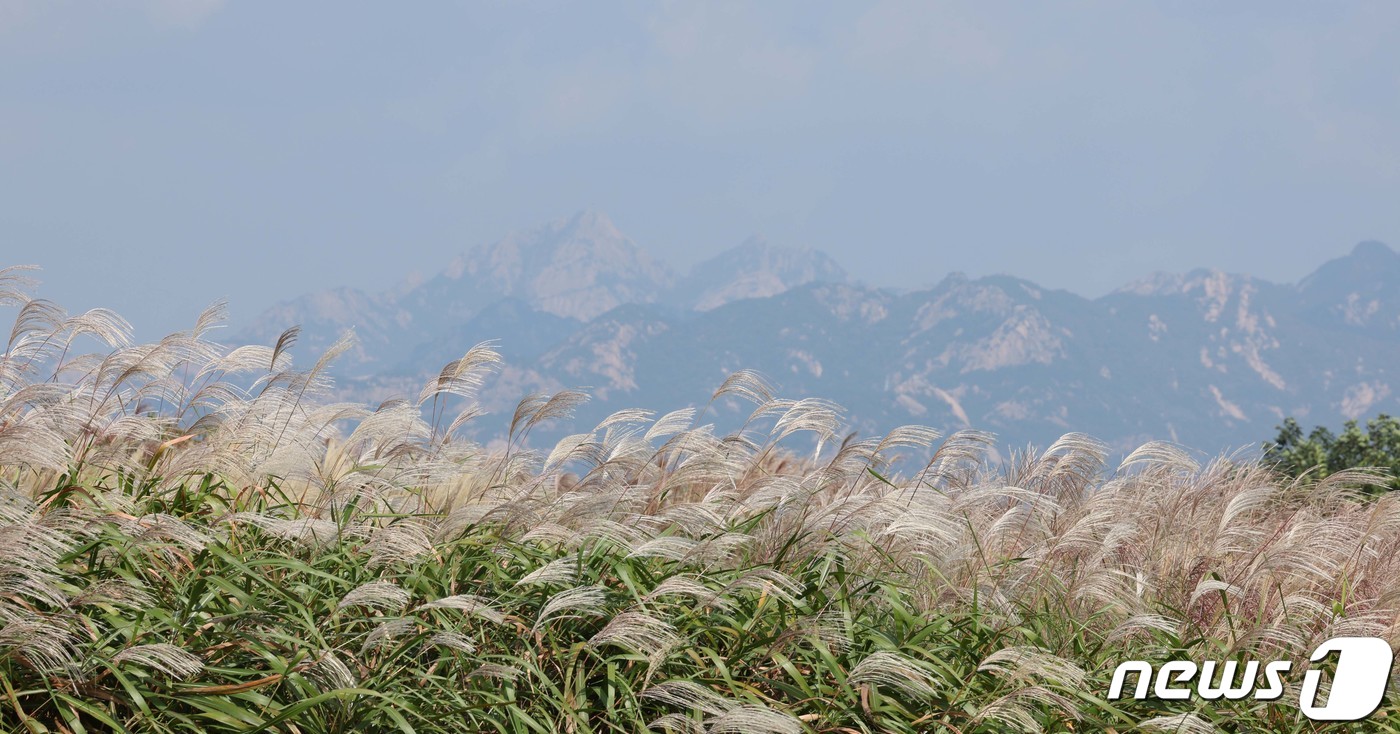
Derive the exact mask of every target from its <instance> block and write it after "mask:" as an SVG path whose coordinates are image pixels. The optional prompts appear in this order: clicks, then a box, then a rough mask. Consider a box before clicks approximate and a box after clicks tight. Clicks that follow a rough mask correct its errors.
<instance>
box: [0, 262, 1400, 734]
mask: <svg viewBox="0 0 1400 734" xmlns="http://www.w3.org/2000/svg"><path fill="white" fill-rule="evenodd" d="M30 287H31V286H30V283H29V282H28V281H27V280H26V278H25V273H24V271H23V269H18V268H11V269H8V270H5V271H0V302H3V303H4V305H6V306H9V307H11V308H12V309H14V310H16V311H17V314H18V315H17V318H16V320H15V324H14V328H13V331H12V332H11V333H10V335H9V338H8V343H7V345H6V348H5V351H4V354H3V356H0V731H8V732H106V731H130V732H187V731H229V732H232V731H240V732H257V731H277V732H308V733H310V732H379V731H402V732H415V731H416V732H475V731H484V732H536V733H538V734H547V733H549V732H556V731H557V732H571V733H572V732H641V731H657V732H694V733H700V732H715V733H719V732H774V733H787V732H792V733H797V732H952V733H955V734H969V733H971V732H1135V731H1158V732H1191V733H1193V734H1194V733H1196V732H1211V731H1227V732H1257V731H1269V732H1311V731H1355V730H1357V729H1355V728H1354V725H1351V724H1338V725H1332V726H1330V727H1329V726H1328V725H1325V724H1322V723H1314V722H1310V721H1308V720H1307V719H1306V718H1305V717H1303V716H1302V715H1301V713H1300V712H1299V711H1298V710H1297V708H1296V705H1297V703H1296V702H1297V699H1298V696H1297V687H1298V685H1299V683H1300V677H1301V675H1300V671H1301V668H1300V667H1298V666H1295V669H1294V670H1295V673H1298V674H1296V675H1292V677H1290V678H1289V681H1288V682H1289V686H1290V687H1291V690H1290V692H1289V693H1288V694H1286V695H1285V696H1283V698H1282V699H1280V700H1278V701H1256V700H1254V699H1252V698H1244V699H1240V700H1233V701H1231V700H1219V701H1200V700H1187V701H1162V700H1156V699H1148V700H1144V701H1134V700H1129V699H1119V700H1112V701H1110V700H1107V698H1106V696H1107V692H1108V689H1109V681H1110V679H1111V677H1112V674H1113V670H1114V668H1115V667H1116V666H1117V665H1118V664H1119V663H1120V662H1123V661H1125V660H1131V659H1143V660H1148V661H1154V662H1159V663H1160V662H1164V661H1167V660H1173V659H1189V660H1197V661H1203V660H1219V661H1227V660H1237V661H1247V660H1258V661H1266V660H1276V659H1288V660H1295V661H1302V660H1306V657H1307V655H1308V653H1309V652H1310V651H1311V650H1312V649H1313V647H1314V646H1315V645H1317V644H1318V643H1320V642H1321V641H1323V640H1326V639H1328V638H1331V637H1336V636H1340V635H1369V636H1379V637H1383V638H1386V639H1388V640H1391V641H1394V640H1395V639H1396V638H1397V618H1398V615H1400V497H1397V496H1395V495H1394V494H1382V495H1380V496H1374V495H1368V494H1367V493H1366V490H1367V488H1368V487H1371V486H1373V485H1376V484H1378V483H1382V482H1383V481H1384V479H1383V478H1381V477H1379V476H1378V475H1376V474H1372V473H1367V472H1364V471H1354V472H1344V473H1341V474H1335V475H1332V476H1330V477H1328V478H1326V479H1325V480H1322V481H1309V480H1307V479H1306V478H1305V479H1303V480H1284V479H1282V478H1281V477H1280V475H1278V474H1277V473H1275V472H1274V471H1272V470H1271V469H1270V468H1269V467H1267V466H1262V465H1260V464H1258V463H1257V462H1253V461H1251V460H1244V459H1240V458H1238V457H1222V458H1219V459H1217V460H1215V461H1212V462H1209V463H1206V464H1199V463H1197V462H1196V461H1194V460H1192V458H1191V457H1190V454H1189V453H1188V452H1186V451H1184V450H1181V449H1179V448H1176V447H1173V446H1169V445H1164V444H1149V445H1146V446H1143V447H1142V448H1140V449H1138V450H1137V451H1135V452H1133V453H1132V454H1131V455H1130V456H1128V457H1127V458H1126V459H1125V460H1124V461H1122V462H1121V463H1118V464H1117V465H1114V466H1110V465H1107V464H1106V459H1105V456H1106V451H1105V449H1104V447H1103V446H1101V445H1100V444H1098V443H1096V442H1095V441H1094V440H1093V439H1091V438H1089V437H1086V436H1082V435H1076V434H1071V435H1067V436H1065V437H1064V438H1062V439H1061V440H1060V441H1058V442H1056V443H1055V444H1053V445H1051V446H1049V447H1048V448H1046V449H1044V450H1043V451H1038V452H1032V451H1025V452H1020V453H1016V454H1012V455H1011V456H1010V458H1008V459H1005V460H999V461H993V460H991V459H990V458H989V456H990V453H989V449H990V448H991V447H992V441H993V439H992V437H991V436H988V435H985V434H981V433H976V432H962V433H955V434H952V435H948V436H940V435H939V434H938V433H937V432H935V431H933V430H931V429H928V428H923V427H918V426H908V427H903V428H898V429H895V430H893V431H891V432H890V433H889V434H888V435H886V436H883V437H871V438H855V437H843V436H844V434H843V431H842V423H841V409H840V408H839V407H838V406H835V405H832V404H830V403H827V402H825V401H821V400H816V399H804V400H788V399H783V398H781V397H779V396H777V395H775V394H774V391H773V389H772V388H771V387H770V386H769V385H767V384H766V383H765V382H764V380H763V379H762V378H761V377H759V376H758V375H756V374H752V373H749V372H740V373H737V374H735V375H733V376H731V377H730V378H729V379H728V380H726V381H724V382H723V384H722V385H720V386H719V389H718V391H717V392H716V393H715V399H716V400H731V401H742V402H744V403H745V404H747V405H749V406H751V410H752V414H751V416H750V417H749V418H748V420H747V421H746V422H745V423H744V425H743V427H742V428H741V429H739V430H736V431H734V432H732V433H729V434H727V435H717V433H716V432H715V430H714V429H713V428H712V427H711V426H710V425H709V424H706V423H704V416H705V413H704V411H697V410H694V409H684V410H679V411H675V412H671V413H667V414H659V415H658V414H654V413H651V412H648V411H641V410H629V411H621V412H619V413H616V414H614V415H613V416H611V417H609V418H607V419H606V420H604V421H603V422H602V423H600V424H599V425H597V426H595V427H592V428H591V429H587V430H585V431H584V432H581V433H578V434H576V435H572V436H569V437H568V438H565V439H563V440H562V441H559V442H558V443H557V444H556V445H554V446H535V445H533V444H532V443H531V442H530V440H529V438H530V434H531V432H532V429H534V428H535V427H537V426H540V425H542V424H545V423H547V422H553V424H555V425H557V424H559V422H561V421H563V422H564V423H563V424H564V425H568V423H567V421H568V417H569V415H570V413H571V411H572V409H573V408H575V407H577V406H578V405H579V404H580V402H581V401H584V400H586V399H587V398H586V396H585V395H583V394H582V393H576V392H562V393H558V394H555V395H551V396H544V395H532V396H528V397H526V398H524V399H523V400H522V401H520V403H519V406H518V407H517V408H516V410H515V412H514V414H513V416H511V418H512V419H511V421H510V429H509V436H508V437H507V440H506V441H504V443H503V444H501V446H502V447H501V448H499V449H492V450H487V449H486V448H485V447H483V446H481V445H478V444H476V443H473V442H471V441H468V440H465V439H463V438H462V434H463V433H464V431H463V428H464V427H465V426H467V425H468V424H469V423H470V422H471V421H472V420H473V419H474V418H476V417H477V416H478V415H480V410H479V408H478V407H477V404H476V402H475V395H476V394H477V391H478V390H479V389H480V388H481V386H482V384H483V380H484V379H485V378H486V377H487V376H488V375H489V374H490V372H491V370H492V369H493V368H494V367H495V366H496V365H497V363H498V362H499V359H500V358H499V356H498V355H497V353H496V352H494V351H493V350H492V349H491V348H490V347H489V345H480V346H477V347H475V348H473V349H471V350H470V351H468V352H467V353H466V354H465V355H463V356H462V358H461V359H458V360H456V361H454V362H452V363H451V364H449V365H447V366H445V367H444V368H442V370H441V371H440V372H439V373H438V376H437V377H436V378H434V379H432V380H431V381H429V382H428V384H426V385H424V386H423V389H422V390H421V392H419V393H418V394H416V395H409V396H404V397H403V398H402V399H399V400H392V401H389V402H385V403H383V404H381V405H378V406H366V405H359V404H350V403H341V402H335V401H333V400H332V399H331V398H330V396H331V395H332V394H333V393H332V385H331V384H330V380H329V379H328V378H327V366H328V365H329V364H330V363H331V361H332V360H334V359H335V357H336V356H337V354H339V353H341V352H343V351H344V350H346V349H348V348H349V347H350V344H351V342H350V341H348V339H347V340H345V341H342V342H341V343H339V344H337V345H336V346H335V347H334V348H332V349H331V350H330V351H329V352H327V353H326V354H325V355H324V356H323V357H322V358H321V359H320V360H319V361H317V362H316V363H315V364H312V365H309V366H305V367H294V366H293V365H292V362H291V359H290V357H289V353H288V349H289V348H290V346H291V345H292V343H293V342H294V341H295V339H296V332H295V330H292V331H289V332H288V333H286V334H285V335H284V336H283V338H282V339H280V340H279V341H278V343H277V344H274V345H265V346H243V347H238V348H236V349H227V348H225V347H222V346H219V345H218V344H216V343H215V342H214V341H212V340H211V337H210V334H211V330H212V329H213V328H214V327H215V326H216V325H218V324H219V323H220V321H221V320H222V318H223V311H222V308H221V307H214V308H211V309H210V310H208V311H207V312H206V313H204V314H202V315H201V316H200V317H199V318H198V320H197V321H196V322H195V324H194V326H193V327H192V328H191V329H190V330H189V331H187V332H183V333H178V334H172V335H170V336H168V337H166V338H165V339H162V340H161V341H159V342H157V343H154V344H143V345H133V344H131V343H130V341H131V340H130V336H129V334H130V328H129V326H128V325H127V324H126V322H125V321H123V320H122V319H121V318H120V317H118V316H117V315H115V314H113V313H111V312H108V311H105V310H94V311H90V312H87V313H84V314H81V315H76V316H72V315H69V314H67V313H66V312H64V311H63V310H62V309H60V308H59V307H58V306H56V305H54V304H52V303H49V302H46V301H43V300H39V299H35V298H32V297H31V296H30V295H29V292H30ZM800 447H809V448H800ZM910 466H913V467H914V468H913V469H912V470H911V469H909V468H908V467H910ZM1393 693H1394V692H1393V691H1392V695H1390V696H1388V697H1387V700H1386V701H1385V702H1384V703H1383V705H1382V708H1381V710H1380V711H1379V712H1378V713H1377V714H1376V715H1375V716H1374V717H1373V718H1371V719H1370V720H1368V721H1367V722H1366V723H1365V724H1364V726H1365V727H1366V729H1365V730H1367V731H1400V726H1397V725H1396V724H1395V723H1393V722H1394V721H1395V718H1396V712H1397V709H1396V708H1395V707H1394V703H1393V699H1394V696H1393Z"/></svg>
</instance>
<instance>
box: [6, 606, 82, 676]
mask: <svg viewBox="0 0 1400 734" xmlns="http://www.w3.org/2000/svg"><path fill="white" fill-rule="evenodd" d="M78 653H79V649H78V643H77V635H75V634H74V633H73V632H72V631H70V630H68V629H66V628H64V627H62V626H59V625H58V624H55V623H54V622H53V621H50V620H48V619H44V618H42V617H39V616H37V615H33V614H32V613H31V615H30V616H29V618H27V619H11V620H9V621H8V622H6V623H5V625H4V626H3V627H0V660H4V659H5V658H12V657H14V656H18V657H20V658H21V659H23V661H24V663H25V664H26V665H28V666H30V667H32V668H33V669H34V670H36V671H38V672H40V673H45V674H60V673H62V672H63V671H64V670H66V669H68V668H71V667H72V666H74V665H76V664H78V659H77V657H78Z"/></svg>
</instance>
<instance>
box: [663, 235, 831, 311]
mask: <svg viewBox="0 0 1400 734" xmlns="http://www.w3.org/2000/svg"><path fill="white" fill-rule="evenodd" d="M845 280H846V271H845V270H843V269H842V268H841V266H840V265H837V264H836V261H835V260H832V259H831V258H830V257H829V256H828V255H827V254H826V253H824V252H820V251H818V250H808V249H801V250H798V249H788V248H781V247H773V246H772V245H769V244H768V243H767V242H766V241H764V240H763V239H762V238H758V237H753V238H750V239H749V240H747V241H746V242H744V243H743V244H741V245H739V246H738V247H735V248H732V249H729V250H725V251H724V252H721V253H720V254H719V255H716V256H715V257H713V258H710V259H709V260H706V261H704V262H702V263H700V264H698V265H696V266H695V268H694V269H692V270H691V272H690V275H688V276H686V277H685V278H684V279H682V280H681V282H680V283H679V284H678V285H677V287H676V289H675V292H674V294H673V296H672V298H671V299H669V300H671V301H672V302H674V303H677V304H679V305H683V306H687V307H689V308H693V309H695V310H697V311H709V310H710V309H713V308H717V307H719V306H723V305H724V304H726V303H729V302H731V301H739V300H742V299H745V298H767V297H768V296H776V295H778V294H779V293H782V292H783V291H786V290H789V289H791V288H795V287H797V286H799V285H806V284H807V283H816V282H822V283H841V282H844V281H845Z"/></svg>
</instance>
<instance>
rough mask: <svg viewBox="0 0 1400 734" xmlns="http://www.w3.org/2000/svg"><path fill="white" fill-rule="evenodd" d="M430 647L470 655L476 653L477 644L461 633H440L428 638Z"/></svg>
mask: <svg viewBox="0 0 1400 734" xmlns="http://www.w3.org/2000/svg"><path fill="white" fill-rule="evenodd" d="M427 642H428V644H429V645H436V646H438V647H446V648H448V649H450V650H456V651H458V652H464V653H467V654H468V655H470V654H472V653H474V652H476V649H477V648H476V643H474V642H472V641H471V639H469V638H468V637H467V636H466V635H463V634H461V633H459V632H451V631H438V632H434V633H433V634H431V635H429V636H428V640H427Z"/></svg>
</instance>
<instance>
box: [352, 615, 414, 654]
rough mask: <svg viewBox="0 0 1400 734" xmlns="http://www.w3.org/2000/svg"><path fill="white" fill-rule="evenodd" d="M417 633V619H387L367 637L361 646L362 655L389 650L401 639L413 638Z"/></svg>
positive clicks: (375, 626)
mask: <svg viewBox="0 0 1400 734" xmlns="http://www.w3.org/2000/svg"><path fill="white" fill-rule="evenodd" d="M417 632H418V620H415V619H385V620H383V621H380V622H379V623H377V624H375V625H374V628H373V629H371V630H370V631H369V634H367V635H365V640H364V642H363V643H362V644H361V645H360V655H365V654H367V653H370V652H373V651H377V650H380V649H383V648H387V647H389V646H390V645H391V644H392V643H394V642H395V641H397V640H399V639H400V638H403V637H409V636H412V635H414V634H417Z"/></svg>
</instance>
